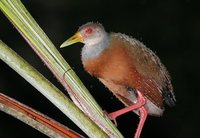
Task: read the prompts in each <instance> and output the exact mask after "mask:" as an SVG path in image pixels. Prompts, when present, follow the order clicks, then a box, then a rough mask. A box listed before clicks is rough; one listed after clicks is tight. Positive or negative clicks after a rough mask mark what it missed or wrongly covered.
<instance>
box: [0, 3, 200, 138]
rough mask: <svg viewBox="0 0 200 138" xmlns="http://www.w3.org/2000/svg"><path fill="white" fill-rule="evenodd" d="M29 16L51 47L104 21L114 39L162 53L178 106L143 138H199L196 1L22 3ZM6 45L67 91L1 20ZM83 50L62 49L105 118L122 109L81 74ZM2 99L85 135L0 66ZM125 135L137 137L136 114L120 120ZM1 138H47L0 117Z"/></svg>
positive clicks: (153, 122) (199, 19)
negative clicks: (131, 40) (125, 38)
mask: <svg viewBox="0 0 200 138" xmlns="http://www.w3.org/2000/svg"><path fill="white" fill-rule="evenodd" d="M22 2H23V3H24V5H25V6H26V7H27V9H28V10H29V12H30V13H31V14H32V16H33V17H34V18H35V20H36V21H37V22H38V24H39V25H40V26H41V27H42V28H43V29H44V31H45V32H46V34H47V35H48V36H49V38H50V39H51V40H52V42H53V43H54V44H55V45H56V47H57V48H59V45H60V44H61V43H62V42H63V41H64V40H66V39H67V38H68V37H70V36H71V35H72V34H74V33H75V31H76V30H77V29H78V27H79V26H80V25H82V24H84V23H86V22H88V21H98V22H100V23H102V24H103V25H104V27H105V28H106V30H107V31H108V32H111V31H113V32H122V33H125V34H128V35H131V36H133V37H135V38H137V39H139V40H141V41H142V42H144V44H146V45H147V46H148V47H149V48H151V49H152V50H153V51H155V52H156V53H157V55H158V56H159V57H160V59H161V60H162V62H163V63H164V64H165V65H166V67H167V68H168V70H169V72H170V74H171V76H172V82H173V86H174V91H175V95H176V98H177V106H176V107H174V108H172V109H170V108H167V109H166V111H165V113H164V115H163V116H162V117H160V118H156V117H151V116H149V117H148V120H147V122H146V124H145V126H144V129H143V132H142V136H141V137H142V138H147V137H148V138H160V137H162V138H198V137H200V134H199V133H200V132H199V131H198V130H199V129H200V126H199V123H200V119H199V116H200V112H199V105H200V104H199V98H200V97H199V96H200V92H199V86H200V84H199V82H200V80H199V78H200V75H199V71H200V63H199V60H200V54H199V50H200V42H199V40H200V8H199V3H198V2H195V1H192V0H168V1H167V0H166V1H164V0H163V1H159V0H154V1H153V0H115V1H111V0H110V1H108V0H84V1H83V0H76V1H75V0H57V1H56V0H48V1H43V0H23V1H22ZM0 39H2V40H3V41H4V42H5V43H6V44H8V45H9V46H10V47H11V48H12V49H14V50H15V51H16V52H17V53H19V54H20V55H21V56H22V57H24V58H25V59H26V60H27V61H28V62H29V63H30V64H32V65H33V66H34V67H35V68H37V69H38V70H39V71H40V72H41V73H42V74H43V75H44V76H46V77H47V78H48V79H49V80H51V81H52V82H53V83H54V84H55V85H56V86H58V87H59V88H60V89H61V90H62V91H63V88H62V86H60V84H59V83H58V82H57V80H56V79H55V78H54V76H53V75H52V74H51V73H50V72H49V71H48V69H47V68H46V66H44V64H43V63H42V62H41V60H40V59H39V58H38V56H37V55H36V54H35V53H34V52H33V51H32V49H31V48H30V47H29V45H28V44H27V43H26V42H25V40H24V39H23V38H22V37H21V36H20V34H19V33H18V32H17V31H16V29H15V28H14V27H13V25H12V24H11V23H10V22H9V21H8V20H7V18H6V17H5V16H4V15H3V14H2V12H0ZM82 46H83V45H82V44H76V45H74V46H71V47H68V48H65V49H59V51H60V52H61V53H62V55H63V56H64V58H65V59H66V60H67V62H69V64H70V65H71V66H72V67H73V69H74V70H75V71H76V73H77V74H78V76H79V77H80V78H81V80H82V81H83V82H84V83H85V85H86V86H87V88H88V89H89V90H90V91H91V93H92V95H93V96H94V97H95V98H96V100H97V101H98V103H99V104H100V105H101V106H102V108H103V109H104V110H106V111H107V112H112V111H115V110H117V109H120V108H122V107H123V105H122V104H121V103H120V102H119V101H118V100H117V99H116V98H115V97H114V96H113V95H112V94H111V93H109V92H108V90H107V89H105V87H104V86H103V85H102V84H101V83H100V82H99V81H98V80H96V79H95V78H92V77H91V76H89V75H88V74H87V73H86V72H85V71H84V70H83V67H82V64H81V61H80V50H81V48H82ZM0 91H1V92H3V93H5V94H7V95H8V96H10V97H13V98H15V99H17V100H19V101H21V102H23V103H25V104H27V105H29V106H31V107H33V108H34V109H37V110H39V111H40V112H42V113H44V114H46V115H48V116H50V117H52V118H54V119H55V120H58V121H59V122H62V123H63V124H65V125H66V126H69V127H70V128H72V129H74V130H76V131H77V132H80V133H81V134H83V133H82V132H81V130H80V129H79V128H77V127H76V125H74V124H73V123H72V122H71V121H70V120H69V119H68V118H67V117H65V116H64V115H63V114H62V113H61V112H60V111H59V110H58V109H57V108H55V107H54V106H53V105H52V104H51V103H50V102H49V101H48V100H46V98H44V97H43V96H42V95H41V94H40V93H39V92H38V91H37V90H36V89H34V88H33V87H32V86H31V85H30V84H29V83H27V82H26V81H25V80H24V79H22V78H21V77H20V76H19V75H18V74H17V73H16V72H14V71H13V70H12V69H10V68H9V67H8V66H7V65H6V64H5V63H3V62H2V61H0ZM117 121H118V126H119V127H118V128H119V130H120V131H121V132H122V134H123V135H124V136H125V137H127V138H129V137H133V135H134V133H135V130H136V127H137V123H138V121H139V119H138V116H137V115H135V114H134V113H132V112H130V113H127V114H126V115H123V116H121V117H119V118H118V119H117ZM0 137H3V138H11V137H16V138H18V137H37V138H45V137H46V136H45V135H43V134H41V133H40V132H38V131H37V130H34V129H33V128H31V127H29V126H27V125H25V124H24V123H22V122H20V121H18V120H16V119H14V118H13V117H11V116H9V115H7V114H5V113H3V112H0Z"/></svg>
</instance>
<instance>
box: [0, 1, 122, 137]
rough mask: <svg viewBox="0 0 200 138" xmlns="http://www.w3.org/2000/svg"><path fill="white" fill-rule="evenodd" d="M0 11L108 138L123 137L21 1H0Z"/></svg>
mask: <svg viewBox="0 0 200 138" xmlns="http://www.w3.org/2000/svg"><path fill="white" fill-rule="evenodd" d="M0 9H1V10H2V11H3V13H4V14H5V15H6V16H7V17H8V19H9V20H10V21H11V22H12V23H13V24H14V26H15V27H16V28H17V29H18V31H19V32H20V33H21V34H22V36H23V37H24V38H25V39H26V40H27V41H28V43H29V44H30V45H31V47H32V48H33V49H34V51H35V52H36V53H37V54H38V55H39V56H40V58H41V59H42V60H43V62H44V63H45V64H46V65H47V67H48V68H49V69H50V70H51V71H52V72H53V74H54V75H55V76H56V78H57V79H58V80H59V81H60V82H61V83H62V85H63V86H64V87H65V88H66V90H67V91H68V93H69V95H70V97H71V98H72V100H73V101H74V103H75V104H76V105H77V106H78V107H79V108H80V109H81V110H82V111H83V112H85V113H86V114H87V115H88V116H89V117H90V118H91V119H92V120H93V121H94V122H95V123H96V124H98V126H99V127H101V128H102V129H103V130H104V131H105V132H106V133H107V134H108V135H109V136H110V137H119V138H121V137H123V136H122V135H121V133H120V132H119V131H118V130H117V128H116V127H115V126H114V124H113V123H112V122H111V121H110V120H109V118H108V117H107V116H105V115H104V112H103V111H102V109H101V108H100V106H99V105H98V104H97V102H96V101H95V100H94V98H93V97H92V96H91V94H90V93H89V91H88V90H87V88H86V87H85V86H84V85H83V83H82V82H81V80H80V79H79V78H78V76H77V75H76V74H75V72H74V71H73V70H72V69H71V67H70V66H69V65H68V64H67V62H66V61H65V60H64V59H63V57H62V56H61V55H60V53H59V52H58V50H57V49H56V48H55V46H54V45H53V44H52V42H51V41H50V40H49V38H48V37H47V36H46V34H45V33H44V32H43V30H42V29H41V28H40V27H39V25H38V24H37V23H36V21H35V20H34V19H33V18H32V16H31V15H30V14H29V12H28V11H27V10H26V8H25V7H24V5H23V4H22V3H21V1H20V0H0Z"/></svg>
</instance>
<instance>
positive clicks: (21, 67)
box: [0, 41, 107, 138]
mask: <svg viewBox="0 0 200 138" xmlns="http://www.w3.org/2000/svg"><path fill="white" fill-rule="evenodd" d="M0 51H1V52H0V59H1V60H3V61H4V62H5V63H6V64H8V65H9V66H10V67H11V68H12V69H13V70H15V71H16V72H17V73H18V74H20V75H21V76H22V77H23V78H24V79H25V80H27V81H28V82H29V83H30V84H31V85H33V86H34V87H35V88H36V89H37V90H38V91H39V92H41V93H42V94H43V95H44V96H45V97H46V98H47V99H49V100H50V101H51V102H52V103H53V104H54V105H55V106H56V107H58V108H59V109H60V110H61V111H62V112H63V113H64V114H65V115H66V116H68V117H69V118H70V119H71V120H72V121H73V122H74V123H75V124H76V125H77V126H79V127H80V129H82V130H83V131H84V132H85V133H86V134H87V135H88V136H89V137H92V138H98V137H107V135H106V134H105V133H104V132H103V131H102V130H101V129H100V128H99V127H98V126H97V125H96V124H95V123H94V122H93V121H92V120H90V119H89V118H88V117H87V116H86V115H85V114H84V113H83V112H82V111H81V110H80V109H79V108H78V107H77V106H75V104H74V103H73V102H72V101H71V100H70V99H68V97H66V96H65V95H64V94H63V93H62V92H61V91H60V90H59V89H58V88H56V87H55V86H54V85H53V84H52V83H51V82H49V81H48V80H47V79H46V78H44V77H43V76H42V75H41V74H40V73H39V72H38V71H37V70H36V69H34V68H33V67H32V66H31V65H30V64H28V63H27V62H26V61H25V60H24V59H22V58H21V57H20V56H19V55H17V53H15V52H14V51H13V50H11V49H10V48H9V47H7V46H6V44H4V43H3V42H2V41H0ZM86 124H87V125H86Z"/></svg>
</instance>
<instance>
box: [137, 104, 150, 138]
mask: <svg viewBox="0 0 200 138" xmlns="http://www.w3.org/2000/svg"><path fill="white" fill-rule="evenodd" d="M139 111H140V122H139V124H138V128H137V131H136V133H135V138H140V134H141V132H142V128H143V126H144V123H145V121H146V118H147V114H148V113H147V109H146V108H145V107H144V106H142V107H140V108H139Z"/></svg>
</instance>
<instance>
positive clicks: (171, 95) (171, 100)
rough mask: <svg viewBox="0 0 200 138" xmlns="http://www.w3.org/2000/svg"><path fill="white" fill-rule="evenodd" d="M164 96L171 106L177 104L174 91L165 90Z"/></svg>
mask: <svg viewBox="0 0 200 138" xmlns="http://www.w3.org/2000/svg"><path fill="white" fill-rule="evenodd" d="M163 98H164V101H165V103H166V104H167V105H168V106H169V107H174V106H175V105H176V98H175V95H174V93H173V92H172V91H170V90H164V92H163Z"/></svg>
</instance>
